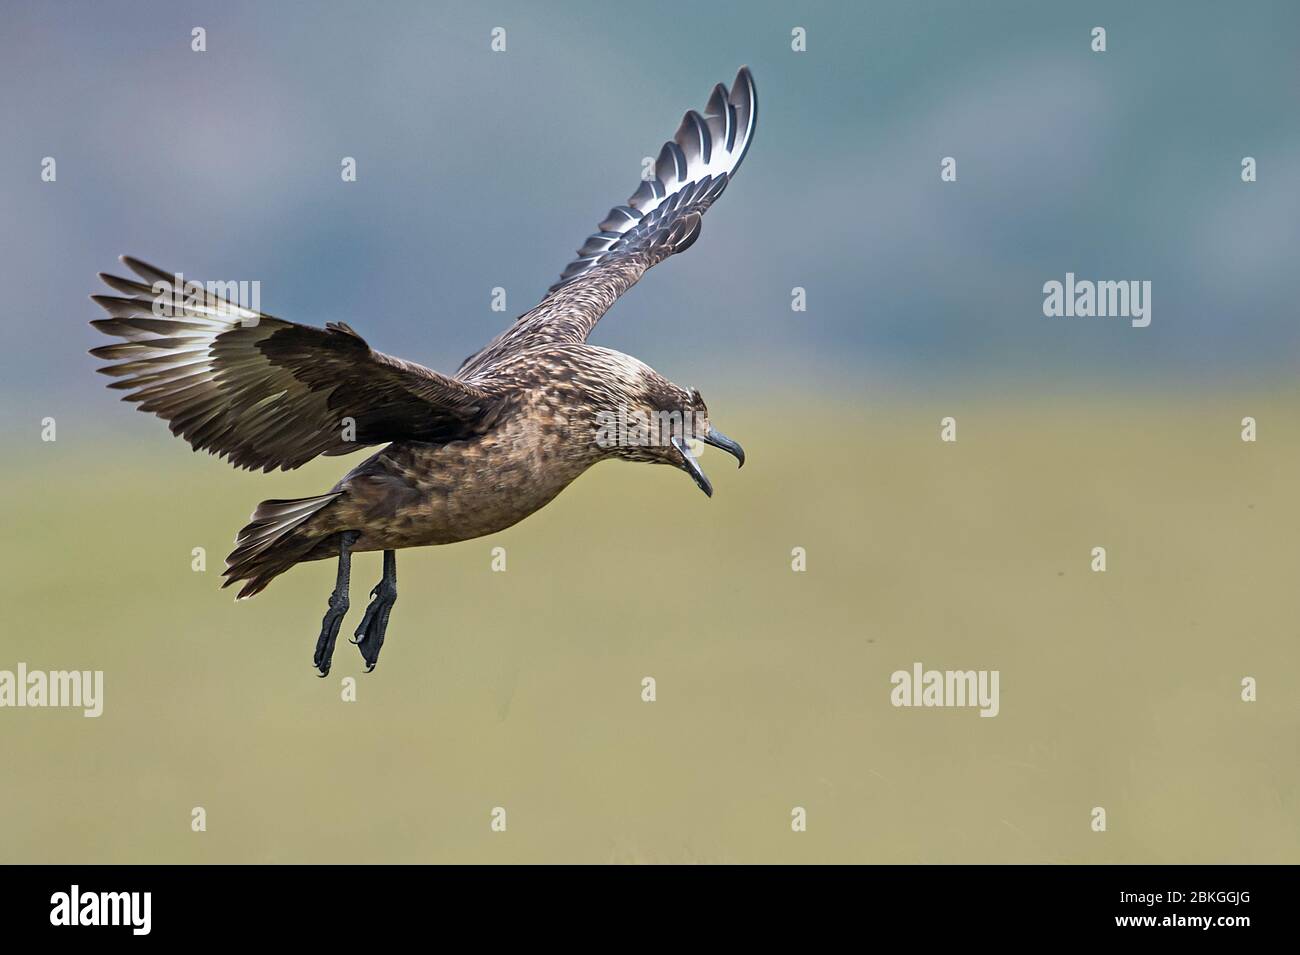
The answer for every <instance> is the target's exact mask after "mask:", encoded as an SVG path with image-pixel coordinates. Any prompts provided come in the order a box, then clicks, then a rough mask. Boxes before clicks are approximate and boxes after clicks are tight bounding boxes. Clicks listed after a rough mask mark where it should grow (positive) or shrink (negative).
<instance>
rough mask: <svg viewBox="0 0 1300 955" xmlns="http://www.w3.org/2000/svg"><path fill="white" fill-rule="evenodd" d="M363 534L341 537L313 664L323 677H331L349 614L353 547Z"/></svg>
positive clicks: (354, 533)
mask: <svg viewBox="0 0 1300 955" xmlns="http://www.w3.org/2000/svg"><path fill="white" fill-rule="evenodd" d="M360 536H361V534H360V533H359V532H357V531H344V532H343V534H342V535H341V536H340V537H339V574H338V578H337V579H336V580H335V581H334V592H333V593H332V594H330V608H329V610H326V611H325V619H324V620H322V621H321V625H320V637H319V638H317V640H316V655H315V656H313V657H312V663H314V664H316V669H318V670H320V675H321V676H322V677H326V676H329V673H330V660H331V659H332V658H333V656H334V641H335V640H337V639H338V637H339V625H340V624H342V623H343V617H344V615H345V614H347V612H348V583H349V579H350V577H351V575H352V545H353V544H355V543H356V541H357V538H358V537H360Z"/></svg>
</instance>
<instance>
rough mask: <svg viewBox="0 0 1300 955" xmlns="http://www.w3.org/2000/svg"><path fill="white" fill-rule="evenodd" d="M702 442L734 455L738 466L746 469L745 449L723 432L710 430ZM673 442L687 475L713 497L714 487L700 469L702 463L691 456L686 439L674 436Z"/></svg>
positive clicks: (707, 494)
mask: <svg viewBox="0 0 1300 955" xmlns="http://www.w3.org/2000/svg"><path fill="white" fill-rule="evenodd" d="M701 440H702V441H703V442H704V443H705V444H711V445H713V446H714V447H715V448H721V449H722V450H723V451H726V452H727V453H728V454H731V455H734V456H735V458H736V461H737V462H739V463H738V464H737V465H736V466H737V467H744V465H745V449H744V448H742V447H741V446H740V445H739V444H737V443H736V442H735V441H732V440H731V439H730V438H728V437H727V436H726V435H725V434H723V433H722V432H721V431H717V430H715V429H713V428H710V429H709V433H708V435H707V436H705V437H704V438H702V439H701ZM672 441H673V447H674V448H676V449H677V453H678V454H680V455H681V456H682V463H683V464H684V465H685V468H686V471H687V473H688V474H690V476H691V477H692V478H693V479H694V480H695V483H696V485H697V486H698V487H699V489H700V490H701V491H703V492H704V494H705V496H706V497H713V485H712V484H711V483H710V482H709V479H708V477H707V476H706V475H705V474H704V469H703V468H701V467H700V462H698V461H696V460H695V456H694V455H693V454H691V449H690V447H689V446H688V445H687V443H686V439H685V438H682V437H679V436H677V435H674V436H673V439H672Z"/></svg>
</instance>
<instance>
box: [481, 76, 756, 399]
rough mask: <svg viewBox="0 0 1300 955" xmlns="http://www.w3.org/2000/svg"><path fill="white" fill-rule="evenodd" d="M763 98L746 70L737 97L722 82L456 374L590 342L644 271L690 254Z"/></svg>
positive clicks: (736, 88)
mask: <svg viewBox="0 0 1300 955" xmlns="http://www.w3.org/2000/svg"><path fill="white" fill-rule="evenodd" d="M757 119H758V98H757V92H756V91H755V89H754V78H753V76H751V75H750V72H749V69H748V68H747V67H741V70H740V72H739V73H737V74H736V80H735V83H733V84H732V87H731V91H730V92H728V91H727V88H726V87H725V86H723V85H722V84H721V83H719V84H718V85H717V86H716V87H714V90H713V94H712V95H711V96H710V97H709V102H708V105H707V106H706V107H705V109H704V115H703V116H701V115H700V114H699V113H697V112H696V111H695V110H691V111H690V112H688V113H687V114H686V116H685V118H684V119H683V120H682V123H681V126H679V127H678V129H677V134H676V135H675V136H674V137H673V138H672V139H671V140H670V141H669V142H667V143H665V144H664V146H663V149H662V150H660V152H659V160H658V162H657V163H656V164H655V178H653V179H649V180H645V181H643V182H642V183H641V187H640V188H639V189H637V191H636V192H635V193H633V195H632V197H631V198H630V199H628V201H627V205H625V206H616V207H615V208H613V209H611V210H610V211H609V215H608V216H606V217H605V220H604V221H603V222H601V223H600V225H599V227H598V228H599V231H598V232H596V233H594V234H593V235H592V236H591V237H590V238H588V239H587V242H586V244H585V245H583V247H582V248H581V249H579V250H578V258H576V259H574V260H573V261H572V262H570V263H569V265H568V267H567V268H565V270H564V272H563V274H562V275H561V276H560V280H559V281H558V282H557V283H556V284H555V285H553V286H551V290H550V293H549V294H548V295H547V296H546V298H544V299H543V300H542V301H541V303H540V304H539V305H538V306H537V307H536V308H534V309H533V310H532V311H530V312H527V313H525V314H524V315H521V316H520V317H519V318H518V319H517V320H516V321H515V323H514V325H512V326H511V327H510V328H508V329H506V330H505V331H504V332H502V333H501V334H500V335H498V336H497V337H496V338H495V339H494V340H493V341H492V342H491V343H489V344H488V345H487V346H486V347H484V348H483V350H482V351H480V352H478V353H477V354H475V355H473V356H471V357H470V358H467V359H466V360H465V363H464V364H463V365H461V368H460V371H459V372H458V373H457V374H460V375H465V376H472V375H475V374H478V373H480V372H482V371H484V370H485V369H487V368H489V367H490V366H491V365H493V364H494V363H495V362H497V361H498V360H500V359H501V358H502V357H504V356H505V355H508V354H510V353H512V352H515V351H518V350H520V349H523V348H530V347H532V346H534V345H541V344H546V343H547V342H557V341H584V340H586V338H587V335H589V334H590V333H591V330H592V328H594V327H595V325H596V322H598V321H599V320H600V317H601V316H602V315H604V314H605V311H606V310H607V309H608V308H609V307H610V306H611V305H613V304H614V301H615V300H616V299H617V298H618V297H619V296H620V295H622V294H623V293H624V292H626V291H627V290H628V289H629V288H631V287H632V286H633V285H635V284H636V282H637V280H638V279H639V278H641V276H642V275H644V274H645V272H646V270H647V269H649V268H651V267H652V266H654V265H655V264H657V263H659V262H662V261H663V260H664V259H666V258H668V256H670V255H673V254H674V253H677V252H683V251H685V250H686V249H688V248H690V247H691V244H692V243H694V242H695V240H696V238H698V237H699V234H700V221H701V217H702V216H703V215H704V212H705V210H707V209H708V208H709V206H711V205H712V204H713V202H714V200H715V199H717V198H718V196H720V195H721V194H722V190H723V189H725V188H726V187H727V183H728V182H730V181H731V177H732V176H734V175H735V174H736V170H737V169H738V168H739V167H740V163H741V160H743V159H744V158H745V152H746V151H747V150H748V149H749V144H750V142H751V140H752V139H753V137H754V126H755V122H756V121H757Z"/></svg>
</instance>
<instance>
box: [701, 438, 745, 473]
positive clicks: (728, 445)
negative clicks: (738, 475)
mask: <svg viewBox="0 0 1300 955" xmlns="http://www.w3.org/2000/svg"><path fill="white" fill-rule="evenodd" d="M701 440H702V441H703V442H704V443H705V444H711V445H713V446H714V447H715V448H721V449H722V450H723V451H726V452H727V453H728V454H730V455H731V456H732V457H733V458H735V459H736V467H737V469H739V468H743V467H744V466H745V449H744V448H742V447H741V446H740V445H739V444H737V443H736V442H735V441H732V440H731V439H730V438H728V437H727V436H726V435H725V434H723V433H722V432H721V431H719V430H718V429H717V428H710V429H709V433H708V434H706V435H705V436H704V437H703V438H702V439H701Z"/></svg>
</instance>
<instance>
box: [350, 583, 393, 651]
mask: <svg viewBox="0 0 1300 955" xmlns="http://www.w3.org/2000/svg"><path fill="white" fill-rule="evenodd" d="M372 593H373V594H374V595H375V598H374V600H372V601H371V602H370V606H368V607H366V612H365V615H364V616H363V617H362V618H361V624H360V625H359V626H358V627H357V632H356V634H355V635H354V637H353V640H352V642H353V643H354V644H356V646H357V648H358V649H359V650H360V651H361V658H362V659H363V660H365V662H366V667H367V669H366V672H367V673H371V672H373V671H374V669H375V664H377V663H378V662H379V651H380V650H381V649H383V646H384V635H385V633H386V632H387V630H388V617H389V614H390V613H391V612H392V609H393V604H394V603H396V602H397V592H396V591H395V590H391V589H387V588H384V587H383V584H382V582H381V583H380V585H379V586H376V587H375V589H374V590H373V591H372Z"/></svg>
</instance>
